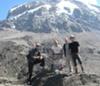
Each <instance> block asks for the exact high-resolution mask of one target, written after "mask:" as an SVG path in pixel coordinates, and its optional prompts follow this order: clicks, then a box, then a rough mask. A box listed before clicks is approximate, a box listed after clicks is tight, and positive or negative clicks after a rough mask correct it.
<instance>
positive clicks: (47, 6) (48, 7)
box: [10, 5, 51, 20]
mask: <svg viewBox="0 0 100 86" xmlns="http://www.w3.org/2000/svg"><path fill="white" fill-rule="evenodd" d="M42 7H45V8H46V9H47V10H49V9H50V8H51V5H42V6H39V7H36V8H34V9H30V10H28V11H25V12H23V13H21V14H19V15H17V16H14V17H11V18H10V19H11V20H12V19H17V18H19V17H21V16H23V15H24V14H26V13H34V12H35V11H37V10H39V9H40V8H42Z"/></svg>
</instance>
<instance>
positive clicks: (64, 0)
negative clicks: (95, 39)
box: [0, 0, 100, 32]
mask: <svg viewBox="0 0 100 86" xmlns="http://www.w3.org/2000/svg"><path fill="white" fill-rule="evenodd" d="M5 21H7V23H8V22H9V23H11V24H9V25H8V26H9V27H10V28H13V29H17V30H21V31H33V32H85V31H94V30H100V27H99V26H100V8H99V7H97V6H94V5H90V4H84V3H82V2H80V1H77V0H44V1H33V2H29V3H24V4H21V5H19V6H16V7H13V8H12V9H10V10H9V13H8V16H7V19H6V20H5ZM2 24H4V25H5V24H6V23H5V22H2V23H1V24H0V26H1V27H5V26H3V25H2ZM12 26H13V27H12Z"/></svg>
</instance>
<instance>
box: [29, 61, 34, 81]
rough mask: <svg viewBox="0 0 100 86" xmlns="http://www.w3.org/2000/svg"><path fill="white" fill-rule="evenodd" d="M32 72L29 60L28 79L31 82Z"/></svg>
mask: <svg viewBox="0 0 100 86" xmlns="http://www.w3.org/2000/svg"><path fill="white" fill-rule="evenodd" d="M32 72H33V64H32V63H31V62H29V63H28V74H29V76H28V81H29V82H31V79H32Z"/></svg>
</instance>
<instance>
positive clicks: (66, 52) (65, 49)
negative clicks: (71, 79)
mask: <svg viewBox="0 0 100 86" xmlns="http://www.w3.org/2000/svg"><path fill="white" fill-rule="evenodd" d="M63 54H64V57H65V58H66V63H67V65H68V67H69V73H71V72H72V68H71V63H72V62H71V61H72V57H71V55H70V51H69V39H68V38H67V37H66V38H65V43H64V45H63Z"/></svg>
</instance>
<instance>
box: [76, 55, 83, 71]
mask: <svg viewBox="0 0 100 86" xmlns="http://www.w3.org/2000/svg"><path fill="white" fill-rule="evenodd" d="M77 60H78V62H79V64H80V67H81V70H82V72H84V68H83V65H82V61H81V59H80V56H79V55H78V54H77Z"/></svg>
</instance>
